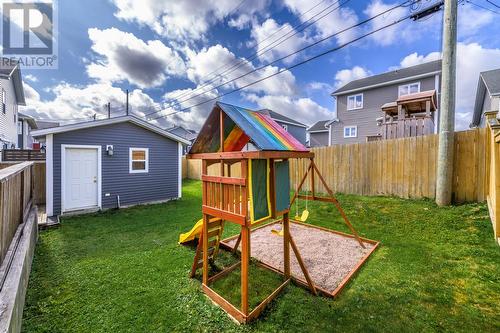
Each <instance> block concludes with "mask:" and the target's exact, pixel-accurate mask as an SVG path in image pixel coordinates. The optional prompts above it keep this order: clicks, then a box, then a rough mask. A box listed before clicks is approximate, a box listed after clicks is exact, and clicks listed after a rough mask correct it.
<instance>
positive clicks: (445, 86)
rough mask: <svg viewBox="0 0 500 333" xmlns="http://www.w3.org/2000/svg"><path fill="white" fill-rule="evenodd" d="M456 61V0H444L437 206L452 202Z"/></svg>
mask: <svg viewBox="0 0 500 333" xmlns="http://www.w3.org/2000/svg"><path fill="white" fill-rule="evenodd" d="M456 63H457V0H445V1H444V16H443V60H442V70H441V100H440V105H439V109H440V117H439V145H438V161H437V162H438V163H437V179H436V203H437V204H438V206H446V205H449V204H451V190H452V177H453V150H454V134H455V133H454V132H455V81H456Z"/></svg>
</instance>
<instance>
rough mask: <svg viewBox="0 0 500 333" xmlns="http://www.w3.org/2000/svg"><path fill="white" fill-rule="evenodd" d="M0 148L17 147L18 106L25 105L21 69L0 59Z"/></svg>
mask: <svg viewBox="0 0 500 333" xmlns="http://www.w3.org/2000/svg"><path fill="white" fill-rule="evenodd" d="M0 102H1V103H0V144H1V146H0V148H3V149H10V148H16V147H18V144H17V140H18V134H17V117H18V110H17V109H18V106H19V105H26V101H25V98H24V88H23V80H22V77H21V69H20V68H19V65H18V64H17V63H14V62H12V61H10V60H8V59H5V58H0Z"/></svg>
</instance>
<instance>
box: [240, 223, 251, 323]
mask: <svg viewBox="0 0 500 333" xmlns="http://www.w3.org/2000/svg"><path fill="white" fill-rule="evenodd" d="M249 264H250V228H249V227H248V226H246V225H242V226H241V312H242V313H243V314H244V315H245V316H247V315H248V266H249Z"/></svg>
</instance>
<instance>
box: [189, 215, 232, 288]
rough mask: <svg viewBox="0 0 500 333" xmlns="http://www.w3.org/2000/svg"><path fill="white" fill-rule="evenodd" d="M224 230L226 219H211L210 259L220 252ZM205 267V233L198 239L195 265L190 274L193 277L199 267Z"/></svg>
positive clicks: (209, 231) (212, 259)
mask: <svg viewBox="0 0 500 333" xmlns="http://www.w3.org/2000/svg"><path fill="white" fill-rule="evenodd" d="M223 231H224V221H223V220H222V219H220V218H213V219H210V220H209V222H208V237H207V239H208V251H207V252H208V256H207V257H208V261H209V262H213V261H214V259H215V257H216V256H217V253H218V252H219V245H220V242H221V240H222V232H223ZM202 267H203V233H202V234H201V236H200V239H199V240H198V246H197V247H196V254H195V255H194V260H193V265H192V266H191V273H190V274H189V276H190V277H191V278H193V277H194V276H195V275H196V271H197V270H198V268H202Z"/></svg>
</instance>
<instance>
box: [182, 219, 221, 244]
mask: <svg viewBox="0 0 500 333" xmlns="http://www.w3.org/2000/svg"><path fill="white" fill-rule="evenodd" d="M218 220H220V219H219V218H217V217H215V218H211V219H210V222H215V221H218ZM209 225H210V223H209ZM202 230H203V219H199V220H198V222H196V224H195V225H194V227H193V228H191V230H189V232H186V233H183V234H180V235H179V244H182V243H186V242H189V241H192V240H193V239H195V238H198V237H199V236H200V234H201V231H202Z"/></svg>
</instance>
